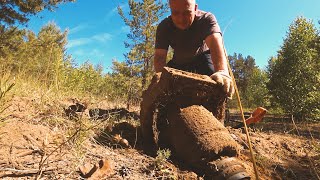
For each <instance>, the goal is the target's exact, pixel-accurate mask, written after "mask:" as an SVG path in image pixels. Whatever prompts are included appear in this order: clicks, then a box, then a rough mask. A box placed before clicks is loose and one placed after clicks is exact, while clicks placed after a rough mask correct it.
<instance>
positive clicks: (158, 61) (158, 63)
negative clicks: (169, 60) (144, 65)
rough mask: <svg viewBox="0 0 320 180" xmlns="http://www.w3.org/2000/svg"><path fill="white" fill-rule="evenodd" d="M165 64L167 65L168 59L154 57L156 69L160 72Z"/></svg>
mask: <svg viewBox="0 0 320 180" xmlns="http://www.w3.org/2000/svg"><path fill="white" fill-rule="evenodd" d="M165 65H166V61H163V60H161V59H157V58H154V70H155V71H156V72H160V71H161V70H162V69H163V67H164V66H165Z"/></svg>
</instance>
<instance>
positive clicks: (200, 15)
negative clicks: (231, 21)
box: [196, 9, 215, 20]
mask: <svg viewBox="0 0 320 180" xmlns="http://www.w3.org/2000/svg"><path fill="white" fill-rule="evenodd" d="M211 19H215V16H214V15H213V14H212V13H211V12H206V11H202V10H199V9H198V10H197V12H196V20H211Z"/></svg>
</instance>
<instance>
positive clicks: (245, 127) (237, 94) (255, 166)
mask: <svg viewBox="0 0 320 180" xmlns="http://www.w3.org/2000/svg"><path fill="white" fill-rule="evenodd" d="M222 42H223V40H222ZM223 49H224V53H225V56H226V59H227V65H228V70H229V74H230V75H231V79H232V81H233V85H234V90H235V93H236V96H237V100H238V105H239V108H240V112H241V117H242V122H243V126H244V129H245V132H246V136H247V140H248V145H249V150H250V154H251V159H252V163H253V168H254V173H255V176H256V179H257V180H259V174H258V168H257V164H256V159H255V157H254V152H253V149H252V144H251V140H250V136H249V131H248V127H247V124H246V119H245V117H244V113H243V108H242V104H241V99H240V95H239V91H238V87H237V83H236V79H235V78H234V75H233V72H232V69H231V67H230V62H229V60H228V55H227V50H226V48H225V46H224V44H223Z"/></svg>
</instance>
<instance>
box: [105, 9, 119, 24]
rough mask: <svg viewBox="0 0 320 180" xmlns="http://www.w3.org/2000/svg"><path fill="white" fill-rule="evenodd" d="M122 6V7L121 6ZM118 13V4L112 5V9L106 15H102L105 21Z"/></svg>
mask: <svg viewBox="0 0 320 180" xmlns="http://www.w3.org/2000/svg"><path fill="white" fill-rule="evenodd" d="M120 7H121V6H120ZM121 8H122V7H121ZM117 13H118V6H116V7H114V8H113V9H111V10H110V11H109V12H108V13H107V14H106V16H105V17H104V20H105V21H108V20H109V19H110V18H111V17H112V16H114V15H115V14H117Z"/></svg>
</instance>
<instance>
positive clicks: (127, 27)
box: [121, 26, 130, 34]
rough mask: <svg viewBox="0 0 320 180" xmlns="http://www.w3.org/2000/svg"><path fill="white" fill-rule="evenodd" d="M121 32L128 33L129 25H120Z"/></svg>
mask: <svg viewBox="0 0 320 180" xmlns="http://www.w3.org/2000/svg"><path fill="white" fill-rule="evenodd" d="M121 32H123V33H126V34H127V33H129V32H130V27H129V26H122V27H121Z"/></svg>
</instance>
